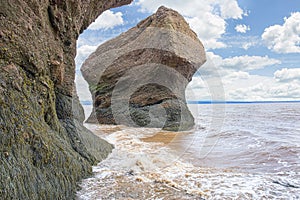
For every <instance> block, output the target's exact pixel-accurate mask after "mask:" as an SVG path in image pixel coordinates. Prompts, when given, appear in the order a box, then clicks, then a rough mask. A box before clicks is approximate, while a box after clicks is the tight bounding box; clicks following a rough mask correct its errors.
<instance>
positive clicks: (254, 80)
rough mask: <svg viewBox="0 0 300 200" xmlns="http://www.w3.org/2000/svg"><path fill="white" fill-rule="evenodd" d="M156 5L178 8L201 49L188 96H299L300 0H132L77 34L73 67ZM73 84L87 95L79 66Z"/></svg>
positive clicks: (103, 15) (205, 98)
mask: <svg viewBox="0 0 300 200" xmlns="http://www.w3.org/2000/svg"><path fill="white" fill-rule="evenodd" d="M161 5H164V6H166V7H169V8H172V9H175V10H177V11H178V12H179V13H181V14H182V15H183V16H184V17H185V19H186V20H187V22H188V23H189V24H190V26H191V28H192V29H193V30H194V31H195V32H196V33H197V35H198V37H199V39H200V40H201V42H202V43H203V44H204V47H205V49H206V54H207V59H208V61H207V62H206V63H205V64H204V65H203V66H202V67H201V68H200V70H199V71H198V73H197V74H196V75H195V76H194V78H193V80H192V82H191V83H190V84H189V86H188V88H187V91H186V95H187V98H188V99H189V100H210V99H214V100H228V101H229V100H239V101H240V100H247V101H249V100H250V101H251V100H256V101H257V100H258V101H259V100H299V99H300V56H299V55H300V0H272V1H270V0H251V1H249V0H211V1H204V0H185V1H181V0H135V1H134V2H133V3H132V4H131V5H128V6H123V7H120V8H115V9H111V10H109V11H106V12H104V13H103V14H102V15H101V16H99V17H98V19H97V20H96V21H95V22H94V23H93V24H91V25H90V26H89V28H88V29H87V30H86V31H85V32H84V33H83V34H81V35H80V38H79V39H78V41H77V47H78V49H77V57H76V60H75V61H76V69H77V72H78V70H79V69H80V66H81V64H82V62H83V61H84V59H85V58H87V57H88V55H89V54H90V53H92V52H93V51H94V50H95V49H96V47H97V46H98V45H100V44H101V43H103V42H105V41H106V40H108V39H111V38H113V37H115V36H117V35H119V34H120V33H122V32H125V31H127V30H128V29H129V28H131V27H134V26H135V25H136V24H137V23H138V22H139V21H141V20H142V19H144V18H146V17H147V16H149V15H151V14H152V13H154V12H155V11H156V10H157V8H158V7H159V6H161ZM76 84H77V90H78V93H79V97H80V99H81V100H89V99H90V95H89V92H88V89H87V88H88V87H87V85H86V83H85V82H84V81H83V79H82V77H81V75H80V73H79V72H78V73H77V77H76ZM214 93H215V94H214ZM216 98H217V99H216Z"/></svg>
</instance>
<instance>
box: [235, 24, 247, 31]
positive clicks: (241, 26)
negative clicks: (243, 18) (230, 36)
mask: <svg viewBox="0 0 300 200" xmlns="http://www.w3.org/2000/svg"><path fill="white" fill-rule="evenodd" d="M234 29H235V30H236V32H239V33H246V32H247V31H250V27H249V26H247V25H245V24H238V25H236V27H235V28H234Z"/></svg>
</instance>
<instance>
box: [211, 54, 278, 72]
mask: <svg viewBox="0 0 300 200" xmlns="http://www.w3.org/2000/svg"><path fill="white" fill-rule="evenodd" d="M206 56H207V57H208V58H209V59H210V60H212V62H213V64H214V65H215V66H216V67H217V68H219V69H221V70H234V71H251V70H255V69H263V68H265V67H267V66H271V65H276V64H280V63H281V61H279V60H277V59H273V58H269V57H268V56H248V55H243V56H235V57H229V58H222V57H221V56H219V55H216V54H214V53H213V52H207V53H206ZM209 67H210V66H207V67H206V68H209Z"/></svg>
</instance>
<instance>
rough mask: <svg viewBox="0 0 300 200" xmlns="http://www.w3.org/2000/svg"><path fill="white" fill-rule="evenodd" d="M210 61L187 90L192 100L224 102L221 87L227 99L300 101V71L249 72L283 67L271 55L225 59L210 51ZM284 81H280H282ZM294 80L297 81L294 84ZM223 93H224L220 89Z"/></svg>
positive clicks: (200, 70)
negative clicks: (255, 73)
mask: <svg viewBox="0 0 300 200" xmlns="http://www.w3.org/2000/svg"><path fill="white" fill-rule="evenodd" d="M207 58H208V61H207V63H205V64H204V65H203V66H202V67H201V68H200V69H199V71H198V73H199V74H200V76H197V77H194V78H193V80H192V81H191V83H190V84H189V85H188V87H187V91H186V95H187V99H189V100H209V99H213V100H220V99H218V98H215V96H216V95H215V94H214V93H215V92H214V91H217V89H216V88H217V87H218V88H224V96H225V100H249V101H251V100H257V101H259V100H299V98H300V69H283V70H278V71H277V72H275V73H274V77H267V76H260V75H252V74H250V73H248V72H247V71H251V70H253V69H262V68H265V67H267V66H272V65H276V64H279V63H280V61H279V60H276V59H272V58H269V57H267V56H263V57H261V56H248V55H244V56H237V57H232V58H222V57H221V56H219V55H216V54H214V53H212V52H207ZM279 80H280V81H279ZM291 80H294V81H291ZM219 91H220V92H221V90H219Z"/></svg>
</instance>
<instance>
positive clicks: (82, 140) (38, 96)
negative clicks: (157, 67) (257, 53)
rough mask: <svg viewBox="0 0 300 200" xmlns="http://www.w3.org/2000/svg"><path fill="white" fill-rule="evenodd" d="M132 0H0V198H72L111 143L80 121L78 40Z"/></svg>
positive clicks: (104, 155) (81, 118)
mask: <svg viewBox="0 0 300 200" xmlns="http://www.w3.org/2000/svg"><path fill="white" fill-rule="evenodd" d="M130 2H131V0H107V1H106V0H78V1H73V0H1V6H0V19H1V21H0V68H1V70H0V199H73V198H75V191H76V188H77V184H76V183H77V182H78V181H79V180H80V179H82V178H83V177H87V176H89V175H91V173H92V168H91V166H92V164H95V163H97V162H98V161H100V160H102V159H103V158H105V157H106V156H107V154H108V153H109V152H110V151H111V149H112V145H110V144H108V143H107V142H105V141H103V140H101V139H99V138H98V137H96V136H94V135H93V134H92V133H91V132H90V131H88V130H87V129H86V128H84V126H83V120H84V115H83V109H82V107H81V106H80V104H79V101H78V97H77V95H76V91H75V86H74V76H75V62H74V58H75V54H76V40H77V38H78V36H79V34H80V33H82V32H83V30H84V29H86V28H87V27H88V25H89V24H90V23H91V22H92V21H94V20H95V19H96V17H97V16H98V15H100V14H101V13H102V12H103V11H104V10H107V9H109V8H112V7H116V6H121V5H124V4H128V3H130Z"/></svg>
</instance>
